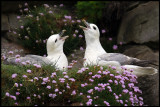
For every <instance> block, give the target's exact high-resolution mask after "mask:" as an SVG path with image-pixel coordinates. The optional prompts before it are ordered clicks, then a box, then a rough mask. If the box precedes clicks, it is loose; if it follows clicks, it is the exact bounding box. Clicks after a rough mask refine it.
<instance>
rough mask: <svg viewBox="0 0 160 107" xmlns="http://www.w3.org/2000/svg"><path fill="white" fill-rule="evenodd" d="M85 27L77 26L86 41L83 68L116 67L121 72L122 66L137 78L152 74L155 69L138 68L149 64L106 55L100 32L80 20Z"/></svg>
mask: <svg viewBox="0 0 160 107" xmlns="http://www.w3.org/2000/svg"><path fill="white" fill-rule="evenodd" d="M82 21H83V22H84V24H85V25H86V27H84V26H79V27H80V28H82V29H83V31H84V34H85V40H86V50H85V55H84V59H85V61H84V63H83V65H84V66H87V65H101V66H109V65H112V66H116V67H117V70H119V71H121V66H122V65H123V66H124V67H125V68H127V69H132V70H134V72H132V74H135V75H137V76H142V75H147V74H154V73H156V72H157V69H155V68H152V67H140V66H137V65H141V64H143V63H149V61H146V60H140V59H137V58H133V57H129V56H126V55H123V54H121V53H107V52H106V51H105V50H104V49H103V47H102V46H101V43H100V40H99V38H100V32H99V29H98V27H97V26H96V25H95V24H91V23H88V22H86V21H85V20H82Z"/></svg>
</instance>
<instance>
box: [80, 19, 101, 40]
mask: <svg viewBox="0 0 160 107" xmlns="http://www.w3.org/2000/svg"><path fill="white" fill-rule="evenodd" d="M82 21H83V22H84V24H85V25H86V27H84V26H80V25H79V27H80V28H82V29H83V31H84V34H85V38H88V39H91V40H95V39H99V36H100V32H99V29H98V27H97V26H96V25H95V24H92V23H88V22H87V21H86V20H82Z"/></svg>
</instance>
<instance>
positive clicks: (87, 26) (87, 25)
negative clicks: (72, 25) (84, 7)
mask: <svg viewBox="0 0 160 107" xmlns="http://www.w3.org/2000/svg"><path fill="white" fill-rule="evenodd" d="M82 22H83V23H84V24H85V25H86V27H84V26H81V25H79V27H80V28H82V29H83V30H87V29H88V28H90V25H89V23H88V22H86V20H84V19H83V20H82Z"/></svg>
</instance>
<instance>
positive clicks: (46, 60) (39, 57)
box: [25, 55, 51, 64]
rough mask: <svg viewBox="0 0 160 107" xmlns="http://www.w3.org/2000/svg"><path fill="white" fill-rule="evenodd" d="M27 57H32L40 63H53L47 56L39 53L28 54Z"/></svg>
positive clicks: (33, 60)
mask: <svg viewBox="0 0 160 107" xmlns="http://www.w3.org/2000/svg"><path fill="white" fill-rule="evenodd" d="M25 57H26V59H27V58H30V59H32V60H31V61H32V62H37V63H40V64H51V62H50V60H49V59H47V58H46V57H42V56H38V55H26V56H25Z"/></svg>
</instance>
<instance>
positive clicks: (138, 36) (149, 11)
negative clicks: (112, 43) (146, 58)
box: [117, 1, 159, 44]
mask: <svg viewBox="0 0 160 107" xmlns="http://www.w3.org/2000/svg"><path fill="white" fill-rule="evenodd" d="M136 5H137V4H136ZM158 40H159V3H158V2H155V1H151V2H147V3H142V4H139V5H138V6H135V8H133V9H131V10H129V11H128V12H126V13H125V14H124V16H123V18H122V23H121V26H120V28H119V33H118V40H117V42H118V43H119V42H123V43H124V44H125V43H129V42H131V41H133V42H135V43H145V42H149V41H158Z"/></svg>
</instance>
